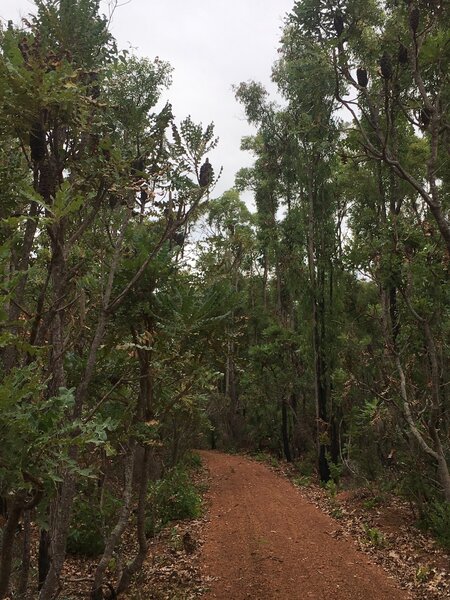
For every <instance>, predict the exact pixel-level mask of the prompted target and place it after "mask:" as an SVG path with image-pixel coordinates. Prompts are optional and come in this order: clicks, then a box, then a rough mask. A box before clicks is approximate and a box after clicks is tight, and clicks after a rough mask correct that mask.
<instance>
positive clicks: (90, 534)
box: [67, 499, 105, 556]
mask: <svg viewBox="0 0 450 600" xmlns="http://www.w3.org/2000/svg"><path fill="white" fill-rule="evenodd" d="M101 523H102V519H101V513H100V509H99V507H98V506H95V505H92V504H91V503H90V502H89V501H86V500H80V499H77V500H76V501H75V503H74V506H73V511H72V523H71V527H70V531H69V536H68V538H67V552H68V553H69V554H81V555H84V556H98V555H99V554H102V552H103V550H104V549H105V540H104V537H103V531H102V525H101Z"/></svg>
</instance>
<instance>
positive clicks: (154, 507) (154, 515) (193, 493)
mask: <svg viewBox="0 0 450 600" xmlns="http://www.w3.org/2000/svg"><path fill="white" fill-rule="evenodd" d="M148 499H149V507H150V509H149V512H148V513H147V519H146V532H147V535H149V536H152V535H155V534H156V533H158V531H160V530H161V529H162V528H163V527H164V526H165V525H167V524H168V523H170V522H171V521H181V520H183V519H195V518H196V517H199V516H200V514H201V508H202V499H201V496H200V494H199V491H198V489H197V488H196V487H195V485H194V484H193V483H192V481H191V479H190V477H189V473H188V472H187V470H186V468H185V467H184V466H178V467H174V468H173V469H171V470H170V471H168V472H167V473H166V475H165V477H163V478H162V479H159V480H158V481H155V482H152V483H151V484H150V486H149V498H148Z"/></svg>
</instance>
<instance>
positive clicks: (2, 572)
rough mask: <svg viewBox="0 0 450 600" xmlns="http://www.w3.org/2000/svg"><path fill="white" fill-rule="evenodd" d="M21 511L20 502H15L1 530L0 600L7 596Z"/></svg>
mask: <svg viewBox="0 0 450 600" xmlns="http://www.w3.org/2000/svg"><path fill="white" fill-rule="evenodd" d="M22 510H23V509H22V502H21V501H19V500H15V501H14V502H13V503H12V506H11V508H10V509H9V515H8V520H7V521H6V525H5V528H4V530H3V538H2V555H1V559H0V600H3V598H6V597H7V595H8V590H9V579H10V577H11V566H12V557H13V550H14V538H15V535H16V529H17V525H18V524H19V519H20V516H21V514H22Z"/></svg>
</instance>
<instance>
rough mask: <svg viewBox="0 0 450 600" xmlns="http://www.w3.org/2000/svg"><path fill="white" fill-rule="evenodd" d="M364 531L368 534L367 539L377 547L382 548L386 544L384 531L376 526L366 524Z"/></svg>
mask: <svg viewBox="0 0 450 600" xmlns="http://www.w3.org/2000/svg"><path fill="white" fill-rule="evenodd" d="M364 533H365V534H366V538H367V541H368V542H369V543H370V544H371V545H372V546H375V547H376V548H382V547H384V546H385V545H386V538H385V537H384V535H383V533H382V532H381V531H380V530H379V529H377V528H376V527H369V526H368V525H364Z"/></svg>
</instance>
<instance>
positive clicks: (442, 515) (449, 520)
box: [420, 500, 450, 550]
mask: <svg viewBox="0 0 450 600" xmlns="http://www.w3.org/2000/svg"><path fill="white" fill-rule="evenodd" d="M420 524H421V526H422V527H424V528H426V529H428V530H429V531H430V532H431V533H432V534H433V536H434V537H435V538H436V540H437V541H438V542H439V543H440V544H441V546H443V547H444V548H445V549H446V550H450V502H440V501H438V500H435V501H434V502H432V503H431V504H430V506H429V508H428V510H427V512H426V513H425V515H424V516H423V518H422V520H421V523H420Z"/></svg>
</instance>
